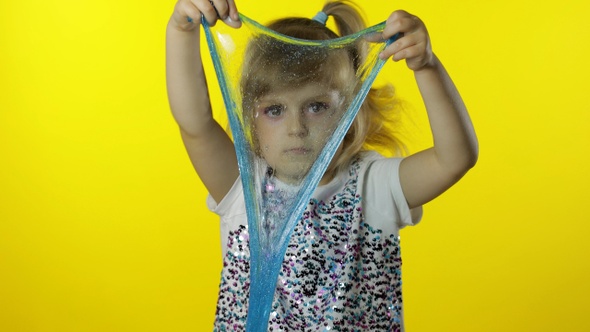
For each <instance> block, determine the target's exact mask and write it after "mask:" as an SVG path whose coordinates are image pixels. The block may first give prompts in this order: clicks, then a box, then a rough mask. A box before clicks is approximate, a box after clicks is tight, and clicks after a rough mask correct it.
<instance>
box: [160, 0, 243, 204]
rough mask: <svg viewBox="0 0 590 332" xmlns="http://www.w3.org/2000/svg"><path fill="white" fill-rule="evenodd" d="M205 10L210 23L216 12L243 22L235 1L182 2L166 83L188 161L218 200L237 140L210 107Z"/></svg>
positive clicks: (170, 41)
mask: <svg viewBox="0 0 590 332" xmlns="http://www.w3.org/2000/svg"><path fill="white" fill-rule="evenodd" d="M213 4H214V5H215V7H214V6H213ZM201 14H203V15H204V16H205V18H206V20H207V22H209V24H211V25H214V24H215V23H216V21H217V19H218V14H219V17H221V18H223V19H224V22H225V23H226V24H228V25H230V26H232V27H236V28H237V27H239V26H240V25H241V24H240V22H239V17H238V12H237V9H236V6H235V4H234V3H233V0H229V1H226V0H215V1H214V2H213V3H210V2H209V1H208V0H193V1H190V0H180V1H178V2H177V3H176V6H175V8H174V13H173V14H172V17H171V18H170V21H169V22H168V26H167V28H166V83H167V89H168V100H169V102H170V108H171V110H172V114H173V116H174V119H175V120H176V122H177V123H178V126H179V127H180V133H181V136H182V140H183V142H184V145H185V147H186V150H187V152H188V155H189V157H190V160H191V162H192V164H193V166H194V168H195V170H196V171H197V174H198V175H199V177H200V178H201V181H202V182H203V184H204V185H205V187H206V188H207V190H208V191H209V193H210V194H211V196H212V197H213V198H214V199H215V200H216V201H217V202H219V201H221V199H222V198H223V197H224V196H225V194H227V192H228V191H229V189H230V188H231V186H232V185H233V183H234V182H235V180H236V179H237V177H238V164H237V159H236V154H235V150H234V147H233V143H232V142H231V140H230V138H229V136H228V135H227V134H226V132H225V131H224V130H223V128H222V127H221V126H220V125H219V124H218V123H217V122H216V121H215V120H214V119H213V115H212V112H211V103H210V100H209V93H208V90H207V81H206V78H205V73H204V71H203V65H202V62H201V54H200V31H199V27H200V21H201Z"/></svg>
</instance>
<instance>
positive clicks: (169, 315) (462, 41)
mask: <svg viewBox="0 0 590 332" xmlns="http://www.w3.org/2000/svg"><path fill="white" fill-rule="evenodd" d="M321 3H322V2H321V1H315V0H314V1H290V2H289V1H281V2H277V1H270V0H264V1H263V0H244V1H242V2H241V3H239V5H240V9H241V11H242V12H243V13H245V14H246V15H248V16H250V17H252V18H254V19H257V20H259V21H262V22H264V21H267V20H269V19H271V18H276V17H279V16H284V15H290V14H300V15H305V16H312V15H314V14H315V13H316V11H317V10H318V8H319V7H320V4H321ZM364 3H365V4H364V5H363V6H364V8H365V10H366V14H367V17H368V18H369V20H370V23H371V24H374V23H378V22H380V21H382V20H385V19H386V18H387V13H389V12H391V11H392V10H393V9H397V8H404V9H407V10H408V11H410V12H413V13H416V14H418V15H419V16H420V17H421V18H422V19H424V21H426V23H427V26H428V27H429V30H430V32H431V37H432V41H433V45H434V50H435V52H436V53H437V54H438V55H439V57H440V58H441V59H442V60H443V61H444V63H445V65H446V66H447V68H448V69H449V71H450V72H451V74H452V76H453V78H454V80H455V81H456V83H457V85H458V86H459V88H460V90H461V92H462V94H463V97H464V99H465V101H466V103H467V104H468V106H469V108H470V111H471V114H472V117H473V121H474V123H475V126H476V129H477V132H478V135H479V140H480V143H481V157H480V160H479V164H478V165H477V166H476V168H475V169H473V170H472V171H471V172H470V173H469V174H468V175H467V176H466V177H465V178H464V179H463V180H462V181H461V182H460V183H459V184H458V185H457V186H455V187H454V188H452V189H451V190H449V191H448V192H447V193H445V194H444V195H443V196H442V197H440V198H438V199H437V200H435V201H434V202H432V203H429V204H428V205H427V206H426V209H425V210H426V215H425V217H424V219H423V221H422V224H420V225H419V226H417V227H415V228H412V229H406V230H403V231H402V242H403V256H404V271H403V273H404V292H405V303H406V322H407V328H408V331H413V332H419V331H434V330H437V331H588V330H590V321H589V320H588V319H587V310H588V309H587V302H588V298H589V297H590V286H588V280H589V279H590V259H588V256H589V253H590V247H589V245H588V244H587V243H588V236H589V235H590V223H589V221H590V218H589V217H588V215H587V212H586V211H585V209H586V207H587V205H588V197H589V196H590V192H589V189H588V188H589V187H590V175H588V170H589V167H588V162H589V158H588V152H589V148H588V147H589V142H590V134H589V133H590V126H589V123H590V107H589V101H588V100H589V99H588V97H587V95H588V92H587V91H586V90H587V89H588V82H587V79H588V77H590V69H589V67H590V66H589V65H588V55H589V54H590V46H589V41H590V25H588V24H587V20H588V16H589V14H590V10H589V8H588V5H587V4H586V3H587V1H582V0H578V1H573V0H571V1H570V0H562V1H554V2H550V3H546V4H543V3H541V2H539V1H530V0H529V1H527V0H524V1H509V0H498V1H489V0H488V1H486V0H484V1H433V0H424V1H410V0H399V1H391V2H390V1H375V0H371V1H364ZM277 4H279V5H277ZM173 5H174V1H171V0H167V1H160V2H143V1H142V2H140V1H114V0H105V1H99V2H84V1H71V0H60V1H54V0H49V1H2V2H1V3H0V331H10V332H12V331H15V332H16V331H19V332H20V331H60V332H64V331H206V330H210V326H211V322H212V319H213V314H214V310H215V301H216V288H217V283H218V277H219V269H220V266H221V264H220V259H221V258H220V252H219V239H218V231H217V226H216V225H217V220H216V218H215V217H214V216H213V215H212V214H210V213H208V212H207V210H206V207H205V203H204V199H205V191H204V189H203V187H202V185H201V184H200V182H199V180H198V178H197V176H196V175H195V174H194V171H193V170H192V169H191V166H190V163H189V161H188V158H187V157H186V155H185V153H184V150H183V147H182V145H181V142H180V139H179V135H178V132H177V129H176V127H175V124H174V122H173V120H172V117H171V115H170V112H169V109H168V104H167V99H166V92H165V79H164V32H165V25H166V22H167V20H168V17H169V14H170V13H171V11H172V8H173ZM384 75H388V76H389V77H391V79H392V80H393V81H394V83H395V84H396V86H397V88H398V91H399V93H400V95H401V97H402V98H404V99H405V100H406V101H407V102H408V104H409V105H411V106H410V107H409V110H408V112H409V113H410V114H411V115H412V117H413V118H414V119H415V121H414V122H415V123H414V124H409V125H408V126H409V127H408V128H410V129H409V130H410V131H412V132H413V133H415V134H413V135H412V136H414V139H415V142H416V143H413V144H412V146H413V147H414V149H418V148H421V147H425V146H426V145H427V144H428V141H429V135H428V131H427V128H426V127H425V126H426V125H427V123H426V119H425V117H424V110H423V107H422V105H421V103H420V100H419V97H418V94H417V90H416V87H415V85H414V84H413V82H412V76H411V73H409V72H408V70H407V69H406V68H405V65H404V64H403V63H389V64H388V65H387V66H386V70H385V73H384ZM212 86H215V85H214V84H212ZM214 95H215V96H216V98H219V97H218V96H219V94H218V93H215V94H214ZM220 103H221V102H220V101H219V100H218V102H217V105H220Z"/></svg>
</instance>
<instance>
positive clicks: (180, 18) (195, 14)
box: [173, 2, 201, 29]
mask: <svg viewBox="0 0 590 332" xmlns="http://www.w3.org/2000/svg"><path fill="white" fill-rule="evenodd" d="M173 15H174V20H175V21H176V22H177V24H178V25H179V26H180V27H181V28H182V29H191V28H194V26H196V25H197V24H199V23H200V22H201V12H200V11H199V10H198V9H197V8H196V7H195V6H193V5H192V4H191V3H190V2H179V3H178V4H177V8H176V10H175V11H174V14H173Z"/></svg>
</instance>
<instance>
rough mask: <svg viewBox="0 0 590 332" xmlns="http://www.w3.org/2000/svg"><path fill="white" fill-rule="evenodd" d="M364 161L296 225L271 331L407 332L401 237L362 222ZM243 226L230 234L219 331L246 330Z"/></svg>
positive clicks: (246, 258)
mask: <svg viewBox="0 0 590 332" xmlns="http://www.w3.org/2000/svg"><path fill="white" fill-rule="evenodd" d="M358 169H359V165H358V161H355V163H354V164H353V166H352V167H351V170H350V174H349V177H348V180H347V182H346V184H345V186H344V190H343V191H342V192H340V193H339V194H338V195H335V196H334V197H332V198H331V199H330V200H328V201H326V202H324V201H317V200H315V199H312V200H311V201H310V204H309V205H308V208H307V210H306V213H305V214H304V216H303V218H302V219H301V221H300V222H299V224H298V225H297V226H296V228H295V230H294V232H293V235H292V237H291V239H290V242H289V247H288V249H287V252H286V254H285V258H284V261H283V265H282V269H281V271H280V275H279V279H278V280H277V286H276V290H275V295H274V300H273V305H272V312H271V315H270V317H269V325H268V326H269V331H273V332H276V331H331V330H336V331H401V330H402V320H403V317H402V296H401V294H402V293H401V255H400V246H399V237H398V236H397V235H395V234H392V235H389V236H385V235H384V234H383V232H382V231H381V230H379V229H374V228H373V227H371V226H370V225H368V224H366V223H365V222H364V221H363V214H362V208H361V203H362V197H361V196H360V195H359V193H357V183H358ZM247 242H248V232H247V228H246V227H245V226H240V227H239V228H238V229H237V230H235V231H232V232H230V236H229V239H228V251H227V255H226V257H225V259H224V267H223V271H222V278H221V286H220V292H219V298H218V303H217V312H216V323H215V331H245V324H246V314H247V303H248V289H249V278H248V275H249V250H248V246H247V245H245V244H246V243H247Z"/></svg>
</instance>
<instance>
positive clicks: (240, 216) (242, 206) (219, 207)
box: [207, 177, 248, 257]
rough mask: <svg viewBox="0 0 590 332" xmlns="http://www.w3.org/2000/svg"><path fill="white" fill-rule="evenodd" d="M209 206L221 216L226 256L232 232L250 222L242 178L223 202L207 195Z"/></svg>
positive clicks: (220, 226) (221, 233) (222, 247)
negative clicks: (247, 215)
mask: <svg viewBox="0 0 590 332" xmlns="http://www.w3.org/2000/svg"><path fill="white" fill-rule="evenodd" d="M207 208H209V210H210V211H211V212H213V213H215V214H217V215H219V217H220V224H219V231H220V237H221V250H222V254H223V257H225V254H226V253H227V239H228V237H229V234H230V232H232V231H235V230H236V229H238V227H239V226H240V225H247V224H248V218H247V217H246V203H245V202H244V194H243V191H242V181H241V178H240V177H238V179H237V180H236V182H234V185H233V186H232V187H231V189H230V190H229V192H228V193H227V195H225V197H224V198H223V199H222V200H221V202H219V203H217V202H215V200H214V199H213V197H211V195H207Z"/></svg>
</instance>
